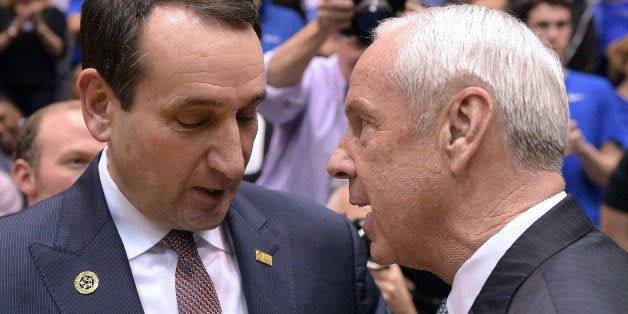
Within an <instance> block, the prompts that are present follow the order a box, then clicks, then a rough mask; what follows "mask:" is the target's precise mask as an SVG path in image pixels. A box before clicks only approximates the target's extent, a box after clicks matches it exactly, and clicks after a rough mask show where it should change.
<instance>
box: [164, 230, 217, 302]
mask: <svg viewBox="0 0 628 314" xmlns="http://www.w3.org/2000/svg"><path fill="white" fill-rule="evenodd" d="M164 241H165V242H166V243H168V245H170V247H172V249H173V250H174V251H175V252H177V254H178V255H179V259H178V260H177V271H176V274H175V287H176V290H177V305H178V307H179V313H221V312H222V311H221V309H220V300H218V295H217V294H216V289H215V288H214V283H212V280H211V278H209V274H208V273H207V270H206V269H205V266H203V262H202V261H201V258H200V257H199V256H198V251H197V250H196V244H195V243H194V238H193V236H192V232H190V231H181V230H175V229H172V230H171V231H170V232H168V234H167V235H166V236H165V237H164Z"/></svg>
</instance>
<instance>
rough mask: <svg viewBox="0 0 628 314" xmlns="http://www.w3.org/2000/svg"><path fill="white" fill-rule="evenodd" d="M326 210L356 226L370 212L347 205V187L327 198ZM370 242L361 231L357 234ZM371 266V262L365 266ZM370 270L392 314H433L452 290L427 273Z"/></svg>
mask: <svg viewBox="0 0 628 314" xmlns="http://www.w3.org/2000/svg"><path fill="white" fill-rule="evenodd" d="M327 207H329V208H330V209H331V210H333V211H335V212H337V213H339V214H342V215H345V216H346V217H347V218H348V219H349V220H351V221H353V223H354V224H355V225H356V227H358V228H360V227H361V222H363V219H364V218H365V217H366V215H367V213H369V212H370V211H371V207H370V206H368V205H367V206H356V205H352V204H351V203H350V202H349V185H348V184H345V185H342V186H341V187H339V188H338V189H337V190H336V191H334V193H332V195H331V196H330V197H329V201H328V202H327ZM359 234H360V235H361V236H362V238H363V239H365V241H366V243H367V246H368V245H369V241H368V239H367V238H366V235H365V234H364V233H363V231H361V232H359ZM369 265H374V262H373V261H370V262H369V263H368V264H367V266H369ZM375 265H376V267H373V266H371V267H369V270H370V272H371V275H372V276H373V279H375V283H376V284H377V286H378V287H379V289H380V290H381V291H382V295H383V296H384V300H385V301H386V305H387V306H388V307H389V308H390V309H391V310H392V312H393V313H417V312H418V313H435V312H436V310H437V309H438V306H439V305H440V304H441V302H442V300H443V298H444V297H446V296H447V295H448V294H449V291H450V290H451V287H450V286H449V285H448V284H446V283H445V282H444V281H443V280H442V279H440V278H439V277H438V276H436V275H434V274H433V273H431V272H429V271H423V270H417V269H412V268H407V267H403V266H399V265H397V264H392V265H389V266H387V267H377V266H378V265H377V264H375Z"/></svg>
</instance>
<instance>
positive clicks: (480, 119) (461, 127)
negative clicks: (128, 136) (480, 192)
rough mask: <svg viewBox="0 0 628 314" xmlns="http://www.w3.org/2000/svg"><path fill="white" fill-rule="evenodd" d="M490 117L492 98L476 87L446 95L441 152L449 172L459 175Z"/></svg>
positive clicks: (473, 152)
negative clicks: (447, 160)
mask: <svg viewBox="0 0 628 314" xmlns="http://www.w3.org/2000/svg"><path fill="white" fill-rule="evenodd" d="M492 116H493V101H492V99H491V97H490V96H489V95H488V93H487V92H486V91H485V90H484V89H482V88H479V87H467V88H464V89H462V90H460V91H458V92H456V93H455V94H453V95H452V96H451V98H450V106H449V109H448V112H447V116H446V122H447V123H446V126H448V127H449V130H444V132H445V133H446V136H445V139H446V141H447V142H446V143H444V144H445V152H446V153H447V156H448V157H449V161H450V162H449V164H450V167H451V169H450V170H451V172H452V173H453V174H455V175H459V174H461V173H462V172H463V171H464V169H465V168H466V167H467V166H468V164H469V161H470V160H471V159H472V158H473V156H474V155H475V154H476V152H477V151H478V149H479V148H480V144H481V143H482V140H483V139H484V137H485V135H486V131H487V129H488V127H489V125H490V122H491V119H492Z"/></svg>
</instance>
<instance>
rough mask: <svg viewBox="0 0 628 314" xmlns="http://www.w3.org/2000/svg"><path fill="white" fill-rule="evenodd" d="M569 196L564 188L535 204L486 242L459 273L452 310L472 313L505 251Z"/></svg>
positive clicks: (449, 306)
mask: <svg viewBox="0 0 628 314" xmlns="http://www.w3.org/2000/svg"><path fill="white" fill-rule="evenodd" d="M566 196H567V194H566V193H565V192H564V191H563V192H560V193H558V194H556V195H554V196H552V197H550V198H548V199H546V200H544V201H542V202H541V203H539V204H536V205H534V206H532V207H531V208H530V209H528V210H526V211H525V212H523V213H521V214H520V215H519V216H517V217H515V219H513V220H512V221H510V222H509V223H508V224H506V226H504V228H502V229H501V230H500V231H499V232H497V233H496V234H495V235H493V236H492V237H490V238H489V239H488V241H486V242H484V244H482V246H480V248H479V249H478V250H477V251H475V252H474V253H473V255H471V257H470V258H469V259H468V260H466V261H465V262H464V263H463V264H462V266H461V267H460V269H458V272H456V276H455V277H454V281H453V284H452V286H451V292H450V293H449V296H448V297H447V310H448V311H449V313H469V310H471V306H472V305H473V302H475V298H476V297H477V296H478V295H479V294H480V291H481V290H482V287H483V286H484V284H485V283H486V280H487V279H488V277H489V275H490V274H491V272H492V271H493V269H494V268H495V266H496V265H497V262H499V260H500V259H501V258H502V256H504V254H505V253H506V251H507V250H508V249H509V248H510V247H511V246H512V244H513V243H514V242H515V241H516V240H517V239H518V238H519V237H520V236H521V235H522V234H523V233H524V232H525V231H526V230H527V229H528V228H529V227H530V226H532V224H534V222H535V221H537V220H538V219H539V218H541V216H543V215H545V213H547V212H548V211H549V210H550V209H551V208H552V207H554V206H555V205H556V204H558V202H560V201H561V200H562V199H563V198H565V197H566Z"/></svg>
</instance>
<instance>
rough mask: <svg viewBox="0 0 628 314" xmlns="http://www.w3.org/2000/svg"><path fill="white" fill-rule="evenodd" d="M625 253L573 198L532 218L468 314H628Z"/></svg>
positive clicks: (627, 260) (627, 270)
mask: <svg viewBox="0 0 628 314" xmlns="http://www.w3.org/2000/svg"><path fill="white" fill-rule="evenodd" d="M627 311H628V254H627V253H626V252H625V251H624V250H622V249H621V248H620V247H619V246H617V245H616V244H615V243H614V242H613V241H611V240H610V239H609V238H608V237H606V236H605V235H604V234H602V233H601V232H600V231H599V230H597V229H596V228H595V227H594V226H593V224H592V223H591V221H590V220H589V218H588V217H587V216H586V215H585V214H584V212H583V211H582V209H581V208H580V207H579V206H578V204H577V203H576V201H575V199H574V198H573V197H572V196H568V197H567V198H565V199H564V200H563V201H561V202H560V203H559V204H557V205H556V206H555V207H554V208H552V209H551V210H550V211H549V212H548V213H547V214H545V215H544V216H542V217H541V218H540V219H539V220H537V221H536V222H535V223H534V224H533V225H532V226H531V227H530V228H529V229H528V230H526V231H525V232H524V233H523V235H522V236H521V237H520V238H519V239H517V241H515V243H514V244H513V245H512V247H511V248H510V249H509V250H508V251H506V254H504V256H503V257H502V259H501V260H500V261H499V262H498V263H497V266H496V267H495V269H494V270H493V272H492V273H491V275H490V276H489V278H488V280H487V281H486V284H485V285H484V287H483V288H482V291H481V292H480V294H479V295H478V297H477V298H476V300H475V303H474V304H473V307H472V308H471V312H472V313H569V314H571V313H627Z"/></svg>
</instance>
